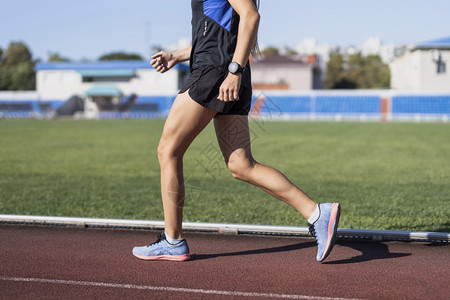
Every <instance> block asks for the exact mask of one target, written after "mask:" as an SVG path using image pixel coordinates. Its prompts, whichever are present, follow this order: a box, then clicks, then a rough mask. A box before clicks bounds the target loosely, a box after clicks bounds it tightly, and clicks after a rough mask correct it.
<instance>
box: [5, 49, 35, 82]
mask: <svg viewBox="0 0 450 300" xmlns="http://www.w3.org/2000/svg"><path fill="white" fill-rule="evenodd" d="M0 57H2V58H1V59H0V90H34V89H35V84H36V76H35V71H34V65H35V63H36V62H34V61H32V55H31V52H30V50H29V49H28V47H27V46H26V45H25V44H24V43H22V42H11V43H10V44H9V46H8V48H7V49H6V51H5V52H4V53H3V51H2V55H1V56H0Z"/></svg>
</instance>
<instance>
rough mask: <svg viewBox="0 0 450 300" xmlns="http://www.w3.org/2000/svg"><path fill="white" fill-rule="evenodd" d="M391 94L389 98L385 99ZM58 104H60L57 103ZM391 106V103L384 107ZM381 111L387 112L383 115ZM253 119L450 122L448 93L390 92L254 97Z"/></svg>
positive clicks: (142, 113) (165, 105)
mask: <svg viewBox="0 0 450 300" xmlns="http://www.w3.org/2000/svg"><path fill="white" fill-rule="evenodd" d="M386 95H388V96H386ZM175 96H176V95H173V96H170V95H169V96H146V97H138V98H136V99H135V101H132V102H130V105H129V106H128V107H127V110H124V111H121V110H119V111H118V112H117V111H109V112H100V113H99V117H100V118H161V117H166V116H167V114H168V113H169V110H170V108H171V106H172V104H173V101H174V99H175ZM56 102H57V103H56ZM61 103H63V102H62V101H39V100H26V101H25V100H23V101H19V100H14V101H12V100H8V99H6V100H0V118H43V117H52V116H53V115H54V114H52V112H53V113H54V112H55V109H56V108H57V107H58V106H59V107H60V108H61ZM386 103H388V104H386ZM382 110H383V111H382ZM252 115H257V116H263V117H269V118H272V119H283V120H289V119H307V120H361V121H364V120H406V121H422V120H426V121H428V120H429V121H444V122H446V121H448V119H450V94H432V93H430V94H426V93H420V94H419V93H414V94H412V93H411V94H407V93H396V92H392V91H380V92H376V91H336V92H333V91H306V92H299V93H298V94H297V93H295V92H283V91H279V92H276V91H275V92H267V93H262V92H260V93H259V94H258V92H256V93H255V95H254V98H253V101H252Z"/></svg>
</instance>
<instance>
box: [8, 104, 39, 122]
mask: <svg viewBox="0 0 450 300" xmlns="http://www.w3.org/2000/svg"><path fill="white" fill-rule="evenodd" d="M34 114H35V112H34V108H33V103H32V102H0V117H2V118H31V117H33V116H34Z"/></svg>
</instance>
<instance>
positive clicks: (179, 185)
mask: <svg viewBox="0 0 450 300" xmlns="http://www.w3.org/2000/svg"><path fill="white" fill-rule="evenodd" d="M215 115H216V112H215V111H213V110H211V109H209V108H205V107H203V106H201V105H200V104H198V103H197V102H195V101H194V100H192V99H191V97H190V96H189V94H188V91H186V92H185V93H183V94H179V95H178V96H177V98H176V99H175V101H174V103H173V105H172V108H171V109H170V112H169V115H168V117H167V120H166V122H165V124H164V129H163V133H162V136H161V139H160V142H159V145H158V159H159V164H160V167H161V196H162V202H163V207H164V221H165V232H166V234H167V235H169V236H170V237H171V238H174V239H178V238H180V237H181V234H182V219H183V205H184V197H185V189H184V178H183V156H184V153H185V152H186V150H187V149H188V147H189V145H190V144H191V143H192V141H193V140H194V139H195V137H196V136H197V135H198V134H199V133H200V132H201V131H202V130H203V129H204V128H205V127H206V125H208V123H209V122H210V121H211V119H212V118H214V116H215Z"/></svg>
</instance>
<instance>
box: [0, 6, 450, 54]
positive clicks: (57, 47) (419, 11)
mask: <svg viewBox="0 0 450 300" xmlns="http://www.w3.org/2000/svg"><path fill="white" fill-rule="evenodd" d="M0 7H1V10H0V47H2V48H3V49H5V48H6V47H7V46H8V44H9V42H11V41H24V42H26V43H27V45H28V46H29V47H30V49H31V50H32V52H33V55H34V57H39V58H41V59H44V60H46V59H47V58H48V54H49V53H50V52H58V53H60V54H61V55H63V56H65V57H69V58H71V59H74V60H79V59H82V58H88V59H97V58H98V57H99V56H100V55H102V54H105V53H109V52H112V51H126V52H133V53H139V54H141V55H142V56H144V57H146V58H147V57H148V56H149V54H150V51H149V48H150V46H152V45H162V46H166V45H173V44H176V42H177V41H178V40H179V39H180V38H190V35H191V32H190V19H191V11H190V1H189V0H127V1H124V0H120V1H119V0H77V1H67V0H66V1H65V0H1V6H0ZM449 12H450V1H449V0H427V1H423V0H261V10H260V13H261V17H262V18H261V25H260V34H259V40H260V44H261V45H263V46H267V45H274V46H295V45H298V44H299V42H300V41H301V40H302V39H304V38H306V37H314V38H316V39H317V40H318V42H319V43H322V44H329V45H361V44H362V43H363V42H364V41H365V40H366V39H367V38H369V37H380V38H381V39H382V41H383V42H384V43H386V44H389V43H392V44H395V45H401V44H405V43H410V42H413V43H414V42H422V41H427V40H432V39H437V38H441V37H446V36H450V18H449V16H448V13H449Z"/></svg>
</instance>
